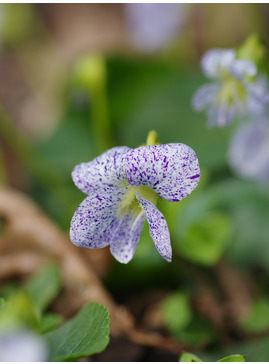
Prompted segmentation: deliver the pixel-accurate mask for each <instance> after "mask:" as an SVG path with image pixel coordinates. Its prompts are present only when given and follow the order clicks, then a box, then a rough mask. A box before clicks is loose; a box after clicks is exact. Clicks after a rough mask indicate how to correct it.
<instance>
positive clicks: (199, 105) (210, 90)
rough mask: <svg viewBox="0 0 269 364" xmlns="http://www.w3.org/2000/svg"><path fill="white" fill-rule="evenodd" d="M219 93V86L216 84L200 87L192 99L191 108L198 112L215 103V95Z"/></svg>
mask: <svg viewBox="0 0 269 364" xmlns="http://www.w3.org/2000/svg"><path fill="white" fill-rule="evenodd" d="M219 91H220V85H218V84H216V83H212V84H208V85H204V86H202V87H200V88H199V89H198V90H197V91H196V92H195V94H194V95H193V98H192V106H193V108H194V109H195V110H197V111H200V110H203V109H204V108H206V107H207V106H209V105H210V104H212V103H214V102H215V99H216V94H217V93H218V92H219Z"/></svg>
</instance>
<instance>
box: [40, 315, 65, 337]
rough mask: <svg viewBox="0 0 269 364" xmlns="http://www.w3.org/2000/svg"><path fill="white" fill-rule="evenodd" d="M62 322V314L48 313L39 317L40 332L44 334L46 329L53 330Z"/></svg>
mask: <svg viewBox="0 0 269 364" xmlns="http://www.w3.org/2000/svg"><path fill="white" fill-rule="evenodd" d="M62 323H63V316H61V315H58V314H54V313H48V314H46V315H45V316H43V317H41V319H40V332H41V333H42V334H45V333H46V332H48V331H51V330H54V329H56V328H57V327H59V326H60V325H61V324H62Z"/></svg>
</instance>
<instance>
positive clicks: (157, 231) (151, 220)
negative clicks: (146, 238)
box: [136, 192, 172, 263]
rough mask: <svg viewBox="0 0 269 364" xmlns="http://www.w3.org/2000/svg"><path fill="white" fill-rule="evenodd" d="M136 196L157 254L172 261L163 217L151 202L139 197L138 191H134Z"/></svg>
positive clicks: (167, 231)
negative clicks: (144, 214) (144, 215)
mask: <svg viewBox="0 0 269 364" xmlns="http://www.w3.org/2000/svg"><path fill="white" fill-rule="evenodd" d="M136 197H137V199H138V201H139V202H140V203H141V205H142V206H143V209H144V211H145V213H146V217H147V220H148V224H149V231H150V235H151V237H152V240H153V241H154V244H155V246H156V249H157V250H158V252H159V254H160V255H161V256H162V257H163V258H164V259H165V260H167V262H169V263H170V262H171V261H172V248H171V242H170V233H169V229H168V226H167V222H166V220H165V217H164V216H163V214H162V213H161V212H160V211H159V210H158V209H157V207H156V206H154V205H153V204H152V203H151V202H149V201H148V200H145V199H144V198H141V197H140V195H139V193H138V192H136Z"/></svg>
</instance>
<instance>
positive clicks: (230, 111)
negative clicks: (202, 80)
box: [192, 49, 269, 127]
mask: <svg viewBox="0 0 269 364" xmlns="http://www.w3.org/2000/svg"><path fill="white" fill-rule="evenodd" d="M201 68H202V70H203V73H204V74H205V75H206V76H207V77H208V78H211V79H212V80H216V82H215V83H212V84H208V85H204V86H202V87H201V88H200V89H198V91H196V93H195V94H194V96H193V99H192V104H193V107H194V109H195V110H197V111H200V110H204V109H205V110H206V111H207V117H208V124H209V126H211V127H213V126H220V127H225V126H227V125H229V124H230V123H232V122H233V121H234V120H235V119H236V118H237V117H239V116H240V117H244V116H246V115H247V114H248V112H250V111H251V112H252V113H254V112H255V113H261V112H262V110H263V109H264V105H265V104H266V103H268V101H269V94H268V90H267V82H266V79H265V78H264V77H263V78H262V77H259V78H257V80H256V79H254V77H255V76H256V75H257V69H256V66H255V64H254V63H253V62H251V61H250V60H247V59H237V58H236V52H235V50H233V49H228V50H225V49H212V50H210V51H208V52H206V53H205V54H204V56H203V57H202V59H201Z"/></svg>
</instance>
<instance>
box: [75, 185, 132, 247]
mask: <svg viewBox="0 0 269 364" xmlns="http://www.w3.org/2000/svg"><path fill="white" fill-rule="evenodd" d="M125 193H126V188H121V189H119V188H103V189H99V190H98V191H92V192H91V194H90V195H89V196H88V197H86V198H85V200H84V201H83V202H82V203H81V204H80V205H79V207H78V208H77V210H76V212H75V214H74V216H73V218H72V221H71V228H70V239H71V241H72V242H73V244H75V245H78V246H82V247H87V248H92V249H94V248H103V247H105V246H107V245H109V244H110V243H111V240H112V237H113V235H114V233H115V231H116V230H117V228H118V226H119V224H120V223H121V220H122V219H121V218H120V217H119V216H118V214H117V211H118V209H119V206H120V204H121V202H122V200H123V198H124V195H125Z"/></svg>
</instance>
